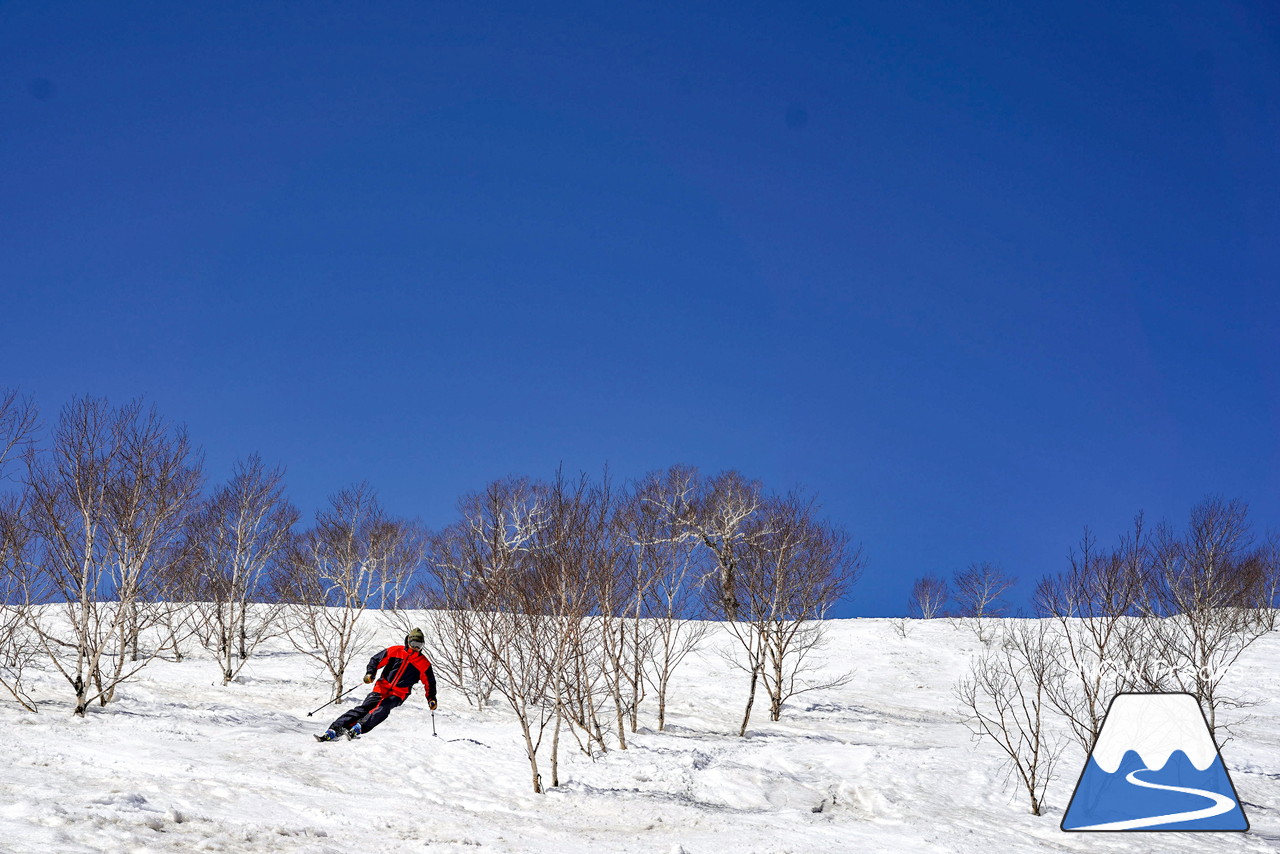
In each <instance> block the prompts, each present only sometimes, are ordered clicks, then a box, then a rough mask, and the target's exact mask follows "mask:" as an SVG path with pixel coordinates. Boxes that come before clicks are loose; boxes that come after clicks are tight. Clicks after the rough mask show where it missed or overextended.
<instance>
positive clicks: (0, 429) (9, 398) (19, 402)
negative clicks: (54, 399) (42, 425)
mask: <svg viewBox="0 0 1280 854" xmlns="http://www.w3.org/2000/svg"><path fill="white" fill-rule="evenodd" d="M38 420H39V415H38V413H37V411H36V406H35V404H34V403H33V402H32V401H31V399H30V398H26V397H19V396H18V391H17V389H9V390H5V389H0V477H3V476H4V473H5V464H6V463H7V462H8V461H9V460H10V459H15V458H16V457H17V456H18V455H19V452H20V451H21V450H22V449H23V448H24V447H26V446H27V445H29V444H30V443H31V439H32V437H33V436H34V435H35V431H36V423H37V421H38Z"/></svg>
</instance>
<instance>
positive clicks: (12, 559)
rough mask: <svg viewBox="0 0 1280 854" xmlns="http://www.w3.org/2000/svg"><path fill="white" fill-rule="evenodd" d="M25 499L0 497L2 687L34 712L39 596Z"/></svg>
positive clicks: (0, 674) (15, 496) (17, 496)
mask: <svg viewBox="0 0 1280 854" xmlns="http://www.w3.org/2000/svg"><path fill="white" fill-rule="evenodd" d="M23 500H24V496H21V495H12V496H0V688H3V689H4V690H5V691H6V692H7V693H8V694H9V695H10V696H12V697H13V699H14V700H16V701H17V702H18V705H20V706H21V707H22V708H24V709H26V710H27V711H30V712H34V711H36V710H37V708H38V707H37V705H36V701H35V699H34V698H32V696H31V695H30V694H29V693H28V692H27V690H26V686H25V675H26V671H27V668H28V667H29V666H31V665H32V664H33V663H34V661H35V660H36V657H37V655H38V654H39V643H38V640H39V639H38V637H37V636H36V634H35V632H34V631H33V630H32V628H31V625H32V620H33V618H34V608H35V607H36V606H37V605H38V602H39V593H38V591H37V590H35V589H33V585H35V584H36V583H38V582H37V579H38V575H37V573H36V572H35V568H34V566H33V565H32V563H31V560H30V550H31V545H30V531H29V529H28V527H27V525H26V521H25V519H24V516H25V514H26V507H25V506H24V504H23Z"/></svg>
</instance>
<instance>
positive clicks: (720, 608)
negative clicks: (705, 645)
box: [682, 471, 768, 620]
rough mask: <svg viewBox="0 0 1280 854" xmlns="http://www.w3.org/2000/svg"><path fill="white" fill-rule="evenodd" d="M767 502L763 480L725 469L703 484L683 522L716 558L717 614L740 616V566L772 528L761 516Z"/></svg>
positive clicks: (727, 617)
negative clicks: (755, 544) (757, 541)
mask: <svg viewBox="0 0 1280 854" xmlns="http://www.w3.org/2000/svg"><path fill="white" fill-rule="evenodd" d="M763 505H764V496H763V492H762V488H761V485H760V483H759V481H754V480H747V479H746V478H745V477H743V476H742V474H741V473H739V472H736V471H727V472H722V473H720V474H718V475H716V476H715V477H713V478H712V479H711V480H709V481H707V482H705V483H704V484H702V489H701V490H699V493H698V494H697V495H695V496H694V498H693V500H692V501H691V502H690V503H689V507H688V509H687V511H686V512H687V514H688V515H686V516H685V517H684V518H683V520H682V521H683V522H684V523H685V524H686V525H687V526H688V527H689V528H690V529H691V530H692V531H693V532H694V534H696V535H697V537H698V538H699V539H700V540H701V541H702V544H703V545H704V546H706V547H707V549H709V550H710V552H711V554H712V556H713V557H714V559H715V575H714V578H713V581H712V588H711V589H712V592H713V593H714V596H715V597H716V598H717V599H718V600H719V601H718V602H716V603H715V609H716V611H717V613H719V614H722V615H723V616H724V618H725V619H727V620H736V619H738V609H739V602H738V600H737V598H736V597H737V595H738V587H739V580H738V568H739V564H740V562H741V561H742V556H743V554H744V552H745V551H746V549H747V548H748V546H749V545H750V544H751V542H752V541H753V540H755V539H759V538H760V537H763V536H764V535H765V534H766V533H767V531H768V528H767V527H766V526H763V525H760V524H759V521H758V519H757V516H758V515H759V512H760V510H761V508H762V507H763Z"/></svg>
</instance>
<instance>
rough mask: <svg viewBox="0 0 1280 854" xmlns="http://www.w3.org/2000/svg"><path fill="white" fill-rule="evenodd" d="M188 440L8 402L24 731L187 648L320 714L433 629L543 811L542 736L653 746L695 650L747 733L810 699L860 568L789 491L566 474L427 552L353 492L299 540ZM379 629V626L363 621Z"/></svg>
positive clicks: (683, 476) (84, 402)
mask: <svg viewBox="0 0 1280 854" xmlns="http://www.w3.org/2000/svg"><path fill="white" fill-rule="evenodd" d="M203 468H204V467H203V459H202V456H201V453H200V451H199V450H198V448H197V447H196V446H195V445H194V444H193V442H192V441H191V439H190V437H189V436H188V434H187V431H186V430H185V428H183V427H182V426H181V425H178V424H175V423H173V422H171V421H169V420H168V419H165V418H163V417H162V416H161V415H160V414H159V413H158V412H157V411H156V410H155V409H154V408H153V407H147V406H146V405H145V404H144V403H143V402H141V401H131V402H129V403H126V404H124V405H122V406H115V405H112V404H111V403H110V402H108V401H106V400H103V399H98V398H90V397H85V398H80V399H76V400H73V401H72V402H71V403H69V404H67V405H66V406H65V407H64V408H63V409H62V410H61V412H60V413H59V414H58V416H57V418H56V419H55V420H54V421H53V423H52V425H51V426H50V428H49V429H48V431H47V433H46V432H45V431H42V430H41V428H40V426H39V419H38V415H37V412H36V410H35V407H34V405H33V404H32V403H31V402H30V400H28V399H25V398H22V397H20V396H19V395H18V394H17V393H16V392H12V391H11V392H6V393H3V394H0V476H6V475H7V477H8V480H9V481H10V483H11V485H12V488H11V489H9V490H8V491H6V492H5V493H4V495H3V498H2V499H0V687H2V688H3V689H4V690H5V691H6V692H7V694H8V695H9V696H10V697H12V698H13V700H15V701H16V702H17V703H19V704H20V705H22V706H23V707H24V708H27V709H29V710H31V711H35V710H37V709H38V708H39V705H40V703H39V702H38V701H37V699H36V698H35V697H34V696H33V695H32V694H31V692H30V690H29V685H30V684H31V683H30V680H29V679H28V676H29V675H30V674H31V672H32V671H33V670H43V671H52V672H54V673H56V674H58V675H59V676H60V677H61V679H62V681H64V682H65V684H66V689H67V696H68V698H69V700H70V704H71V707H72V709H73V711H74V713H75V714H78V715H84V714H85V713H86V712H87V710H88V709H89V708H90V707H91V706H92V705H94V704H97V705H99V706H106V705H108V704H109V703H110V702H111V701H112V700H113V699H114V698H115V697H116V696H117V692H118V691H119V689H120V688H121V686H122V685H124V684H125V683H127V682H128V680H129V679H130V678H131V677H133V676H134V675H135V674H137V673H138V672H139V671H140V670H141V669H142V668H143V667H145V666H146V665H147V664H148V663H149V662H151V661H153V660H155V659H156V658H158V657H165V658H168V659H171V660H182V659H183V658H184V656H186V655H187V654H188V653H189V651H190V650H191V649H194V648H201V649H203V650H205V651H207V653H208V654H209V655H211V656H212V657H213V658H214V659H215V660H216V661H217V662H218V664H219V667H220V670H221V673H222V679H223V684H227V683H230V682H231V681H233V680H234V679H235V678H236V676H237V675H238V673H239V672H240V670H241V669H242V668H243V667H244V666H245V663H246V662H247V661H248V660H250V659H251V657H252V656H253V655H254V653H255V651H256V650H258V649H259V647H260V646H261V645H262V644H263V643H264V642H265V641H267V640H268V639H270V638H273V637H284V638H287V639H288V641H289V642H290V643H292V645H293V646H294V647H295V648H296V649H297V650H298V651H299V652H300V653H302V654H305V655H307V656H309V657H311V658H312V659H314V660H315V662H316V663H317V666H318V667H319V668H320V669H321V670H322V672H323V673H325V674H326V675H327V677H328V680H329V682H330V687H331V690H332V692H333V696H334V697H339V696H341V695H342V694H343V693H344V691H345V690H346V688H347V681H348V680H347V671H348V667H349V666H350V664H351V663H352V662H353V661H355V660H358V659H360V658H361V657H362V656H363V655H365V654H367V653H368V651H369V649H370V648H371V645H372V643H373V641H374V638H373V633H374V632H375V630H376V628H377V626H378V625H379V624H380V625H382V626H385V627H394V628H396V629H397V630H406V629H407V628H408V627H409V625H410V624H411V623H412V622H413V621H415V620H418V619H419V616H420V615H418V614H417V613H415V612H417V611H420V610H423V609H429V610H430V611H432V615H431V616H430V617H429V618H428V619H427V620H426V623H427V625H426V626H424V628H425V629H426V630H427V631H428V634H429V636H430V637H431V643H430V647H429V649H430V652H431V657H432V659H433V661H434V662H435V665H436V671H437V673H438V675H439V677H440V678H441V679H443V680H444V681H445V682H446V683H447V684H449V685H451V686H452V687H453V688H455V689H456V690H457V692H458V693H459V694H461V695H462V696H463V697H465V698H466V700H467V701H468V702H469V703H471V704H473V705H474V706H476V707H483V706H485V705H487V704H490V703H493V702H497V703H502V704H505V705H507V706H509V707H510V709H511V710H512V711H513V712H514V715H515V718H516V720H517V721H518V722H519V725H520V727H521V732H522V735H523V741H524V744H525V748H526V753H527V756H528V759H529V762H530V771H531V779H532V785H533V787H534V789H535V790H537V791H542V789H543V787H544V784H543V782H542V767H543V766H542V765H540V764H539V760H540V758H542V762H543V764H544V765H545V764H546V761H547V760H546V759H545V755H546V754H545V751H543V750H542V748H543V744H544V741H545V739H546V737H547V736H548V735H549V736H550V741H551V751H550V752H551V759H550V774H551V781H550V782H551V785H558V765H557V761H558V756H559V750H560V739H561V736H562V734H563V735H564V737H565V738H566V739H568V740H571V741H572V743H574V744H575V745H576V748H577V749H580V750H583V751H585V752H587V753H595V752H599V751H605V750H609V749H614V748H621V749H626V747H627V738H628V735H629V734H631V733H634V732H636V730H637V728H638V726H639V715H640V711H641V708H642V706H643V705H645V704H646V703H649V704H651V705H652V706H653V707H654V715H655V716H656V723H657V726H658V728H659V729H662V728H664V727H665V726H666V718H667V708H668V703H669V700H670V697H671V692H672V684H673V681H672V675H673V673H674V672H675V670H676V668H677V667H678V666H679V665H680V664H681V663H682V662H683V661H685V660H686V659H687V658H688V656H689V655H690V654H691V653H693V652H694V651H695V650H696V649H697V648H698V647H699V645H700V644H701V643H702V642H703V641H704V640H705V639H706V638H707V636H708V634H709V633H710V632H711V631H723V632H726V633H727V634H728V635H729V636H731V637H732V638H733V639H734V643H733V644H732V645H731V646H732V649H733V650H734V653H733V654H732V655H729V656H728V660H729V662H730V663H731V664H732V665H733V666H735V667H737V668H739V669H740V670H741V671H742V673H743V683H742V684H743V688H744V694H745V702H744V710H743V716H742V723H741V726H740V728H739V732H740V734H745V732H746V729H747V726H748V723H749V721H750V718H751V715H752V712H753V709H754V707H755V705H756V702H757V699H761V701H762V702H763V703H764V704H765V705H766V706H767V709H768V712H769V716H770V718H771V719H773V720H778V719H779V718H780V717H781V715H782V714H783V708H784V704H785V703H786V702H787V701H788V700H789V699H790V698H792V697H794V696H795V695H797V694H798V693H801V692H804V691H807V690H813V689H814V688H817V687H822V686H823V685H831V684H839V683H840V682H841V681H842V680H843V678H845V677H841V676H835V677H830V676H828V677H825V678H819V676H818V674H819V672H820V669H819V668H818V667H817V666H816V661H815V658H814V656H813V653H814V652H815V651H816V650H817V649H818V648H819V647H820V646H821V644H822V641H823V623H822V619H823V618H824V617H825V616H826V615H827V614H828V612H829V611H830V609H831V608H832V607H833V606H834V605H835V604H836V603H837V602H838V601H840V600H841V599H842V598H843V597H845V596H846V595H847V594H848V593H849V591H850V589H851V587H852V585H853V584H854V583H855V581H856V580H857V578H858V576H859V574H860V572H861V571H862V568H863V559H862V555H861V551H860V549H859V548H858V547H857V546H856V545H854V544H853V543H852V541H851V539H850V537H849V535H848V534H847V533H846V532H845V531H843V530H841V529H840V528H839V527H837V526H835V525H833V524H832V523H831V522H829V521H827V520H825V519H823V518H821V516H820V515H819V510H818V507H817V505H816V504H815V502H814V500H813V499H812V498H810V497H807V496H805V495H803V494H801V493H800V492H789V493H783V494H779V493H773V492H770V491H768V490H766V489H765V488H764V487H763V485H762V484H761V483H759V482H758V481H754V480H751V479H749V478H747V477H745V476H743V475H742V474H740V473H738V472H736V471H728V472H723V473H720V474H717V475H714V476H707V475H703V474H702V473H700V472H698V471H697V470H696V469H693V468H690V467H683V466H673V467H672V468H670V469H668V470H665V471H660V472H655V473H652V474H649V475H646V476H644V477H642V478H639V479H637V480H635V481H631V482H628V483H625V484H616V483H614V482H613V481H612V479H611V477H610V476H609V474H608V473H607V472H606V473H604V474H603V475H602V476H600V477H598V478H591V477H588V476H586V475H580V476H577V477H570V476H567V475H565V474H564V473H562V472H561V473H557V474H556V475H555V476H554V477H553V478H551V479H549V480H543V481H538V480H531V479H528V478H515V477H513V478H506V479H503V480H500V481H497V482H494V483H491V484H489V485H487V486H485V487H484V488H483V489H481V490H479V491H478V492H475V493H472V494H469V495H466V496H463V497H462V498H461V499H460V500H459V502H458V506H457V514H456V518H455V520H454V521H453V522H451V523H450V524H448V525H445V526H444V527H443V528H441V529H439V530H434V531H433V530H428V529H427V528H426V527H424V526H423V525H422V524H420V523H418V522H416V521H414V520H409V519H404V518H399V517H396V516H393V515H392V514H390V513H388V512H387V510H386V509H385V508H383V507H382V505H381V503H380V502H379V500H378V497H377V495H376V493H375V492H374V490H373V489H372V488H371V487H369V486H368V485H367V484H356V485H353V486H350V487H348V488H345V489H341V490H339V491H337V492H335V493H334V494H332V495H331V496H329V498H328V501H327V503H326V504H325V506H324V507H322V508H321V509H320V510H319V511H318V512H317V513H316V514H315V516H314V519H313V520H312V521H311V523H310V524H307V525H304V524H303V522H302V514H301V513H300V512H299V511H298V509H297V508H296V507H295V506H294V505H293V504H292V503H291V502H290V501H289V499H288V497H287V495H286V491H285V481H284V470H283V469H282V468H280V467H272V466H269V465H268V464H266V463H264V462H263V461H262V460H261V459H260V458H259V457H258V456H256V455H251V456H248V457H246V458H244V459H243V460H241V461H239V462H237V463H236V464H235V466H234V468H233V471H232V473H231V475H230V477H229V478H228V479H227V481H226V482H224V483H221V484H216V485H214V486H212V487H211V488H210V487H208V485H207V484H206V482H205V475H204V471H203ZM367 612H372V613H371V614H368V616H375V615H376V617H377V619H376V620H371V619H368V618H365V619H362V617H366V614H367Z"/></svg>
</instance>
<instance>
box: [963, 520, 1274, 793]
mask: <svg viewBox="0 0 1280 854" xmlns="http://www.w3.org/2000/svg"><path fill="white" fill-rule="evenodd" d="M1278 593H1280V547H1278V544H1277V540H1276V538H1275V537H1271V538H1268V539H1266V540H1264V541H1263V542H1261V543H1259V542H1258V541H1257V540H1256V539H1255V536H1254V534H1253V531H1252V527H1251V525H1250V524H1249V521H1248V511H1247V508H1246V506H1245V505H1244V504H1243V503H1241V502H1239V501H1224V500H1222V499H1218V498H1210V499H1207V500H1205V501H1203V502H1202V503H1200V504H1198V505H1197V506H1196V507H1194V508H1193V509H1192V511H1191V514H1190V518H1189V520H1188V523H1187V525H1186V527H1185V528H1184V529H1182V530H1178V529H1176V528H1175V527H1173V526H1172V525H1170V524H1167V523H1166V524H1161V525H1160V526H1158V527H1157V528H1156V529H1155V530H1154V531H1152V530H1150V529H1148V527H1147V526H1146V524H1145V522H1144V520H1143V517H1142V516H1141V515H1139V516H1138V517H1137V518H1136V519H1135V522H1134V526H1133V529H1132V530H1131V531H1130V532H1129V533H1128V534H1126V535H1125V536H1124V537H1122V538H1121V539H1120V541H1119V542H1118V544H1117V545H1116V546H1115V547H1114V548H1112V549H1109V550H1107V549H1099V548H1098V545H1097V543H1096V540H1095V539H1094V537H1093V536H1092V535H1091V534H1090V533H1088V532H1087V531H1086V532H1085V535H1084V537H1083V538H1082V540H1081V542H1080V544H1079V546H1078V548H1077V549H1076V550H1075V551H1074V552H1073V553H1072V555H1071V558H1070V564H1069V566H1068V568H1067V569H1066V570H1065V571H1063V572H1062V573H1060V574H1058V575H1053V576H1049V577H1046V578H1044V579H1043V580H1042V581H1041V582H1040V583H1039V585H1038V586H1037V588H1036V592H1035V600H1034V601H1035V606H1036V610H1037V612H1038V614H1039V616H1040V617H1041V619H1039V620H1030V621H1005V624H1004V625H1003V626H1002V628H1001V631H1000V632H998V633H997V634H996V635H994V636H993V638H992V643H991V644H990V646H989V648H988V650H987V651H986V652H985V653H984V654H983V655H981V656H980V657H979V658H978V659H977V660H976V661H975V662H974V666H973V669H972V670H971V672H970V674H969V676H968V677H966V678H965V679H963V680H961V682H960V683H959V685H958V686H957V694H958V696H959V699H960V701H961V704H962V707H963V708H964V710H965V712H966V715H967V717H968V719H969V722H970V724H971V726H972V727H973V729H974V731H975V733H977V734H979V735H980V736H982V737H988V738H990V739H991V740H993V741H995V742H996V743H997V744H998V745H999V746H1000V747H1001V748H1002V749H1003V750H1004V752H1005V753H1006V755H1007V757H1008V759H1009V763H1010V768H1011V770H1012V773H1013V775H1014V776H1015V777H1017V778H1018V779H1019V780H1020V781H1021V783H1022V785H1023V787H1024V789H1025V791H1026V794H1027V795H1028V798H1029V800H1030V804H1031V811H1032V812H1033V813H1034V814H1037V815H1038V814H1039V812H1040V807H1041V804H1042V802H1043V795H1044V787H1045V786H1046V785H1047V783H1048V779H1049V776H1050V774H1051V771H1052V764H1053V761H1054V760H1055V759H1056V757H1057V755H1058V754H1059V753H1060V751H1061V750H1062V748H1063V746H1064V745H1063V744H1062V743H1061V742H1059V741H1055V738H1054V736H1053V735H1052V733H1051V732H1050V730H1049V728H1048V727H1047V721H1048V719H1049V717H1050V716H1051V715H1056V716H1057V717H1058V719H1059V720H1061V721H1064V722H1065V724H1066V730H1067V731H1068V732H1069V734H1070V737H1071V738H1072V739H1073V740H1074V741H1075V742H1076V743H1077V744H1078V745H1079V746H1080V748H1081V750H1082V751H1083V752H1084V753H1085V754H1086V755H1087V754H1088V753H1089V752H1091V751H1092V749H1093V747H1094V744H1095V743H1096V742H1097V740H1098V736H1099V734H1100V732H1101V729H1102V724H1103V719H1104V717H1105V715H1106V711H1107V708H1108V706H1109V704H1110V702H1111V700H1112V698H1114V697H1115V696H1116V694H1118V693H1121V692H1126V691H1141V692H1169V691H1179V692H1186V693H1189V694H1191V695H1192V696H1194V697H1195V698H1196V699H1197V700H1198V701H1199V703H1200V706H1201V708H1202V709H1203V710H1204V713H1205V716H1206V718H1207V720H1208V722H1209V725H1210V727H1211V728H1212V729H1213V731H1214V734H1215V737H1217V738H1218V739H1219V740H1221V738H1222V737H1223V736H1224V735H1225V734H1227V733H1228V732H1229V728H1228V726H1227V723H1226V721H1224V718H1223V716H1222V712H1223V711H1224V710H1227V709H1233V708H1238V707H1241V706H1244V705H1247V704H1248V702H1249V701H1248V699H1247V697H1246V696H1245V695H1243V694H1242V693H1241V692H1240V691H1239V689H1237V690H1229V689H1227V688H1226V687H1224V686H1225V682H1224V680H1225V678H1226V676H1227V675H1228V673H1229V672H1230V670H1231V668H1232V666H1233V665H1234V664H1235V663H1236V662H1237V661H1238V660H1239V658H1240V656H1241V655H1242V654H1243V653H1244V652H1245V650H1247V649H1248V648H1249V647H1250V646H1252V645H1253V644H1254V643H1255V642H1256V641H1258V639H1259V638H1261V637H1263V636H1264V635H1266V634H1267V633H1268V632H1271V631H1273V630H1274V629H1275V628H1276V626H1277V611H1276V607H1277V604H1278V602H1277V594H1278Z"/></svg>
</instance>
